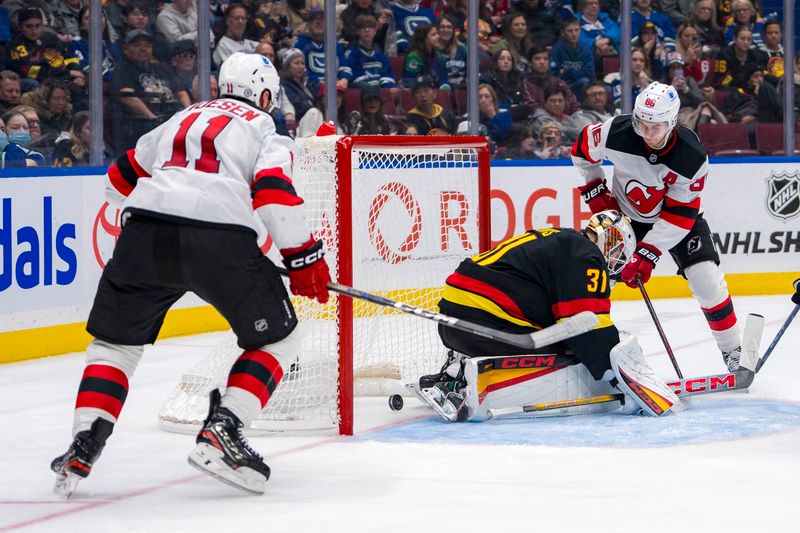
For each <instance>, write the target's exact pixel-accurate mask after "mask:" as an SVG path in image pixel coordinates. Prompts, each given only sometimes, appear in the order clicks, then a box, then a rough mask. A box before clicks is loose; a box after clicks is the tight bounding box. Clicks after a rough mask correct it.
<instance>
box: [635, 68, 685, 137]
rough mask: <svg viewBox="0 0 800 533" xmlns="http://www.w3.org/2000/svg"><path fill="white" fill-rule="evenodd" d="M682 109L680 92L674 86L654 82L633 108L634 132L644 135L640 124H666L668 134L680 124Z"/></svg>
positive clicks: (640, 94)
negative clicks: (643, 122) (642, 122)
mask: <svg viewBox="0 0 800 533" xmlns="http://www.w3.org/2000/svg"><path fill="white" fill-rule="evenodd" d="M680 107H681V101H680V98H678V92H677V91H676V90H675V88H674V87H673V86H672V85H666V84H664V83H660V82H657V81H654V82H653V83H651V84H650V85H648V86H647V87H645V89H644V90H643V91H642V92H640V93H639V95H638V96H637V97H636V103H635V104H634V106H633V116H632V117H631V121H632V122H633V131H635V132H636V133H637V134H638V135H639V136H641V137H644V135H642V132H641V129H640V128H639V124H640V123H641V121H646V122H666V123H667V127H668V128H669V129H668V132H667V133H669V132H670V131H672V128H674V127H675V125H676V124H677V123H678V110H679V109H680Z"/></svg>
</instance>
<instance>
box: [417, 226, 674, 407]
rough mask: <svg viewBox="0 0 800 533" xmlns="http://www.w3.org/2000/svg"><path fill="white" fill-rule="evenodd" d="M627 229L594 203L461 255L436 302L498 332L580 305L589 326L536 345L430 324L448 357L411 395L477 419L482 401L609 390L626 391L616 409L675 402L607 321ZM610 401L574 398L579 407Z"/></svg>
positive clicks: (629, 234)
mask: <svg viewBox="0 0 800 533" xmlns="http://www.w3.org/2000/svg"><path fill="white" fill-rule="evenodd" d="M635 247H636V238H635V236H634V233H633V230H632V229H631V225H630V221H629V220H628V218H627V217H626V216H624V215H622V214H621V213H619V212H618V211H613V210H609V211H603V212H600V213H597V214H595V215H594V216H592V218H591V219H590V220H589V224H588V226H587V227H586V228H585V229H584V230H582V231H575V230H573V229H571V228H544V229H539V230H531V231H528V232H526V233H523V234H522V235H518V236H516V237H513V238H511V239H509V240H507V241H505V242H503V243H501V244H499V245H498V246H497V247H495V248H494V249H492V250H489V251H487V252H483V253H481V254H478V255H476V256H474V257H472V258H470V259H466V260H464V261H463V262H462V263H461V264H460V265H459V266H458V268H457V269H456V271H455V272H454V273H453V274H451V275H450V276H448V278H447V280H446V286H445V288H444V291H443V293H442V299H441V301H440V302H439V308H440V311H441V312H442V313H443V314H445V315H448V316H452V317H455V318H459V319H464V320H467V321H470V322H474V323H477V324H481V325H484V326H487V327H490V328H493V329H496V330H499V331H504V332H508V333H533V332H535V331H537V330H541V329H543V328H546V327H548V326H552V325H553V324H556V323H557V322H560V321H562V320H565V319H567V318H569V317H571V316H573V315H576V314H577V313H579V312H581V311H586V310H589V311H592V312H594V313H595V314H596V315H597V317H598V319H599V322H598V325H597V326H596V327H595V328H594V329H593V330H592V331H589V332H587V333H584V334H581V335H578V336H575V337H572V338H570V339H567V340H566V341H564V342H563V343H559V344H557V345H553V346H548V347H545V348H543V349H542V350H536V352H537V353H531V352H530V351H526V350H525V349H524V348H520V347H518V346H512V345H509V344H505V343H503V342H498V341H495V340H490V339H486V338H483V337H479V336H477V335H474V334H472V333H468V332H464V331H461V330H456V329H452V328H448V327H445V326H440V327H439V336H440V338H441V340H442V342H443V343H444V345H445V346H446V347H447V348H449V349H450V352H449V353H450V357H449V358H448V360H447V362H446V363H445V364H444V366H443V367H442V370H441V372H440V373H439V374H434V375H429V376H423V377H422V378H421V379H420V383H419V388H418V392H419V396H420V397H421V398H422V399H423V400H424V401H426V402H427V403H428V404H430V405H431V406H432V407H433V408H434V409H435V410H436V411H437V412H438V413H439V414H440V415H441V416H442V417H443V418H445V419H447V420H451V421H454V420H459V421H461V420H484V419H487V418H489V417H491V410H492V409H502V408H519V407H523V406H526V405H531V404H534V403H540V402H552V401H561V400H567V399H571V398H581V397H583V396H594V395H599V394H611V393H615V392H617V390H619V391H621V392H623V393H625V396H626V399H628V398H629V399H631V400H632V401H630V402H628V405H627V406H626V411H629V412H638V411H639V410H640V409H641V410H643V411H645V412H646V413H647V414H651V415H654V416H657V415H662V414H664V413H666V412H668V411H670V410H677V409H679V408H680V401H679V400H678V398H677V397H676V396H675V394H673V393H672V391H671V390H670V389H669V387H667V385H666V384H665V383H664V382H663V381H662V380H661V379H660V378H658V377H657V376H656V375H655V373H654V372H653V370H652V369H651V368H650V366H649V365H648V364H647V362H646V361H645V359H644V357H643V356H642V351H641V348H639V345H638V343H637V341H636V338H635V337H632V336H624V335H623V339H622V341H621V340H620V338H621V336H620V333H619V331H618V330H617V328H616V326H615V325H614V324H613V322H612V321H611V317H610V309H611V301H610V299H609V297H610V293H611V285H612V282H611V281H610V278H611V277H613V276H615V275H617V274H619V272H620V271H621V270H622V268H623V267H624V266H625V264H627V263H628V261H629V260H630V259H631V257H632V254H633V252H634V250H635ZM609 407H613V408H614V409H616V408H618V407H619V403H615V404H613V405H611V406H609V405H608V404H605V405H602V406H595V405H592V406H583V407H580V408H578V409H579V412H587V411H588V412H592V411H597V410H608V409H609Z"/></svg>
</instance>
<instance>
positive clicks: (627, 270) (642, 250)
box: [619, 242, 661, 289]
mask: <svg viewBox="0 0 800 533" xmlns="http://www.w3.org/2000/svg"><path fill="white" fill-rule="evenodd" d="M659 257H661V251H660V250H659V249H658V248H656V247H655V246H653V245H652V244H647V243H646V242H639V243H638V244H637V245H636V253H634V254H633V257H632V258H631V260H630V261H629V262H628V264H627V265H625V266H624V267H623V268H622V272H620V273H619V277H620V278H621V279H622V281H624V282H625V284H626V285H627V286H628V287H631V288H633V289H635V288H636V277H637V276H638V277H639V279H640V280H641V281H642V285H644V284H645V283H647V281H648V280H649V279H650V275H651V274H652V273H653V269H654V268H655V267H656V263H657V262H658V258H659Z"/></svg>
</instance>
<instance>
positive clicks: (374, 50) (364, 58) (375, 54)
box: [344, 15, 394, 89]
mask: <svg viewBox="0 0 800 533" xmlns="http://www.w3.org/2000/svg"><path fill="white" fill-rule="evenodd" d="M355 25H356V27H357V28H358V40H357V41H356V42H354V43H353V44H352V45H350V47H349V48H348V49H347V51H346V52H345V53H344V57H345V61H346V64H347V67H348V72H347V73H346V76H347V78H348V80H349V83H348V86H349V87H355V88H359V89H363V88H365V87H382V88H386V89H389V88H392V87H394V73H393V72H392V65H391V64H390V63H389V58H388V57H386V54H384V53H383V51H382V50H381V49H380V47H378V46H377V45H375V43H374V41H375V34H376V32H377V30H378V19H376V18H375V17H374V16H372V15H359V16H358V17H356V21H355Z"/></svg>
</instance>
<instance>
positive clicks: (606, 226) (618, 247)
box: [584, 209, 636, 276]
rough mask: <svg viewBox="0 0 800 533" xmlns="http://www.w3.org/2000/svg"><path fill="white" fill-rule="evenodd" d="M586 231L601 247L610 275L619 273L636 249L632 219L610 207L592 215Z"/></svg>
mask: <svg viewBox="0 0 800 533" xmlns="http://www.w3.org/2000/svg"><path fill="white" fill-rule="evenodd" d="M584 231H585V232H586V233H587V235H589V237H590V238H591V239H592V240H593V241H594V243H595V244H596V245H597V247H598V248H600V252H601V253H602V254H603V257H605V259H606V263H607V264H608V274H609V275H610V276H615V275H617V274H619V273H620V272H621V271H622V267H624V266H625V265H626V264H627V263H628V261H630V259H631V257H633V254H634V252H635V251H636V235H635V234H634V233H633V228H632V227H631V221H630V219H629V218H628V217H626V216H625V215H623V214H622V213H620V212H619V211H615V210H613V209H609V210H607V211H600V212H599V213H596V214H594V215H592V218H590V219H589V225H588V226H586V229H585V230H584ZM592 236H593V237H592Z"/></svg>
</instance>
